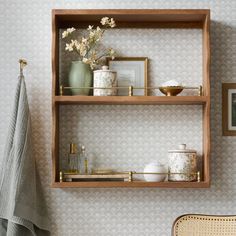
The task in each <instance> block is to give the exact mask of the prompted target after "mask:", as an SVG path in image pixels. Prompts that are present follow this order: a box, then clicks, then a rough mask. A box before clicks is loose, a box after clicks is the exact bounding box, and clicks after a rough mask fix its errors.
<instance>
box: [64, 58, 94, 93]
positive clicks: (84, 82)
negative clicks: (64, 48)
mask: <svg viewBox="0 0 236 236" xmlns="http://www.w3.org/2000/svg"><path fill="white" fill-rule="evenodd" d="M92 82H93V72H92V70H91V68H90V66H89V65H88V64H85V63H83V62H82V61H72V63H71V69H70V73H69V86H70V87H74V88H78V87H91V86H92ZM71 93H72V95H89V93H90V89H88V88H84V89H71Z"/></svg>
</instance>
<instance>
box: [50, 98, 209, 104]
mask: <svg viewBox="0 0 236 236" xmlns="http://www.w3.org/2000/svg"><path fill="white" fill-rule="evenodd" d="M208 100H209V97H207V96H173V97H167V96H55V97H54V101H55V102H56V103H60V104H97V105H106V104H108V105H116V104H120V105H129V104H136V105H155V104H157V105H158V104H159V105H202V104H205V103H206V102H207V101H208Z"/></svg>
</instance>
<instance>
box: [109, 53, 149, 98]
mask: <svg viewBox="0 0 236 236" xmlns="http://www.w3.org/2000/svg"><path fill="white" fill-rule="evenodd" d="M107 65H108V66H109V69H110V70H114V71H116V72H117V80H118V87H126V88H119V89H118V96H127V94H128V93H127V91H128V87H129V86H133V96H148V90H147V87H148V58H147V57H116V58H115V59H113V60H112V58H110V57H108V58H107Z"/></svg>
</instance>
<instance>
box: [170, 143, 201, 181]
mask: <svg viewBox="0 0 236 236" xmlns="http://www.w3.org/2000/svg"><path fill="white" fill-rule="evenodd" d="M168 162H169V165H168V168H169V173H186V174H170V175H169V178H168V180H169V181H195V180H197V175H196V172H197V152H196V151H195V150H190V149H186V144H181V145H179V149H177V150H169V151H168ZM188 173H189V174H188ZM191 173H195V174H191Z"/></svg>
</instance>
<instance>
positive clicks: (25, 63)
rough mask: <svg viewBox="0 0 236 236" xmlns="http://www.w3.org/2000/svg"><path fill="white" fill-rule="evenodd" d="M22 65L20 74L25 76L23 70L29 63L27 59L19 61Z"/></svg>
mask: <svg viewBox="0 0 236 236" xmlns="http://www.w3.org/2000/svg"><path fill="white" fill-rule="evenodd" d="M19 63H20V74H21V75H23V69H24V67H25V66H27V61H26V60H25V59H19Z"/></svg>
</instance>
